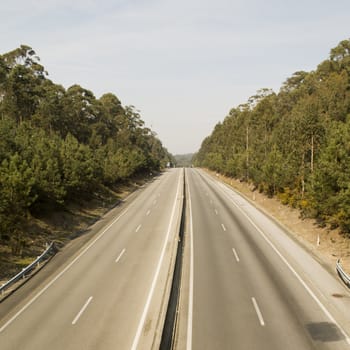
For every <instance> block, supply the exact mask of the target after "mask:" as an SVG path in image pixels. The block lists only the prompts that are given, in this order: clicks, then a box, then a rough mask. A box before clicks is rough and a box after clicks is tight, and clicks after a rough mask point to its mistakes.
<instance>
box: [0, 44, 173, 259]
mask: <svg viewBox="0 0 350 350" xmlns="http://www.w3.org/2000/svg"><path fill="white" fill-rule="evenodd" d="M171 157H172V156H171V155H170V154H169V153H168V152H167V150H166V149H165V148H164V147H163V146H162V144H161V142H160V141H159V140H158V138H157V137H156V135H155V134H154V133H153V132H152V131H151V130H150V129H148V128H146V127H145V126H144V122H143V121H142V119H141V116H140V114H139V113H138V112H137V111H136V110H135V108H134V107H133V106H126V107H123V106H122V104H121V102H120V101H119V99H118V98H117V97H116V96H115V95H113V94H112V93H107V94H104V95H103V96H102V97H101V98H100V99H96V97H95V96H94V94H93V93H92V92H91V91H90V90H87V89H85V88H83V87H81V86H79V85H73V86H71V87H70V88H68V89H67V90H66V89H64V88H63V87H62V86H60V85H56V84H54V83H53V82H52V81H51V80H49V79H48V78H47V73H46V72H45V70H44V67H43V66H42V65H40V63H39V58H38V57H37V56H36V54H35V51H34V50H33V49H32V48H30V47H29V46H25V45H22V46H21V47H20V48H18V49H15V50H13V51H11V52H9V53H6V54H4V55H2V56H0V238H2V239H3V240H4V239H5V240H6V241H8V242H13V251H14V252H15V253H17V254H18V252H19V251H20V247H21V244H22V243H21V242H23V236H24V235H25V233H24V229H23V228H24V226H25V223H26V222H27V221H28V219H29V218H30V213H31V211H32V210H33V209H34V208H36V207H37V206H43V205H45V204H47V203H53V204H55V203H57V204H60V205H62V204H64V203H65V202H66V201H68V200H76V201H77V200H79V198H81V197H83V196H84V197H86V196H87V197H88V196H89V195H91V193H92V192H93V191H95V190H96V189H98V188H99V186H101V185H113V184H115V183H116V182H118V181H121V180H126V179H128V178H130V177H132V176H133V175H135V174H137V173H140V172H146V171H147V172H149V171H158V170H160V169H161V167H163V166H165V164H166V163H167V162H168V161H169V160H170V159H171Z"/></svg>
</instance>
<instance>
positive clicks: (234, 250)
mask: <svg viewBox="0 0 350 350" xmlns="http://www.w3.org/2000/svg"><path fill="white" fill-rule="evenodd" d="M232 252H233V255H234V256H235V258H236V260H237V262H239V257H238V254H237V252H236V249H235V248H232Z"/></svg>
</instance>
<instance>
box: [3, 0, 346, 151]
mask: <svg viewBox="0 0 350 350" xmlns="http://www.w3.org/2000/svg"><path fill="white" fill-rule="evenodd" d="M349 14H350V1H349V0H333V1H329V0H293V1H290V0H285V1H281V0H172V1H170V0H74V1H73V0H11V1H6V2H4V3H2V4H1V10H0V32H1V33H2V35H1V36H2V38H1V41H0V54H2V53H5V52H8V51H11V50H13V49H15V48H17V47H19V46H20V45H21V44H25V45H29V46H31V47H32V48H33V49H34V50H35V52H36V53H37V55H38V56H39V57H40V58H41V63H42V64H43V65H44V67H45V68H46V70H47V71H48V72H49V78H50V79H51V80H53V81H54V82H55V83H56V84H61V85H63V86H64V87H65V88H68V87H69V86H71V85H73V84H79V85H81V86H82V87H84V88H86V89H89V90H91V91H92V92H93V93H94V94H95V96H96V97H97V98H99V97H100V96H102V95H103V94H104V93H106V92H112V93H114V94H115V95H116V96H118V98H119V99H120V100H121V102H122V104H123V105H133V106H135V108H136V109H137V110H139V111H140V114H141V117H142V119H143V120H144V121H145V123H146V126H147V127H150V128H152V130H154V131H155V132H156V133H157V135H158V137H159V139H160V140H161V141H162V143H163V145H164V146H165V147H166V148H167V149H168V150H169V152H171V153H172V154H185V153H193V152H196V151H198V149H199V148H200V145H201V142H202V141H203V139H204V138H205V137H206V136H208V135H209V134H210V133H211V132H212V130H213V128H214V126H215V125H216V124H217V123H218V122H220V121H222V120H223V119H224V118H225V116H226V115H228V113H229V111H230V109H231V108H233V107H237V106H238V105H240V104H242V103H245V102H247V100H248V98H249V97H250V96H252V95H254V94H255V93H256V91H257V90H259V89H261V88H271V89H273V90H274V91H275V92H278V91H279V88H280V87H281V85H282V84H283V82H284V81H285V80H286V79H287V78H288V77H290V76H291V75H292V74H293V73H294V72H296V71H300V70H305V71H311V70H314V69H316V68H317V65H318V64H319V63H321V62H322V61H323V60H325V59H327V58H328V56H329V52H330V50H331V48H333V47H335V46H337V45H338V43H339V42H340V41H342V40H344V39H349V38H350V27H349Z"/></svg>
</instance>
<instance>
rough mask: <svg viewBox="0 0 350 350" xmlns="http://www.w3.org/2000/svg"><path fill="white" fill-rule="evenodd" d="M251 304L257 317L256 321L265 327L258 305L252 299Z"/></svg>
mask: <svg viewBox="0 0 350 350" xmlns="http://www.w3.org/2000/svg"><path fill="white" fill-rule="evenodd" d="M252 302H253V305H254V309H255V312H256V314H257V315H258V319H259V322H260V325H261V326H265V322H264V318H263V316H262V313H261V311H260V309H259V305H258V303H257V302H256V300H255V298H254V297H252Z"/></svg>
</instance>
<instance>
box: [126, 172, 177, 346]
mask: <svg viewBox="0 0 350 350" xmlns="http://www.w3.org/2000/svg"><path fill="white" fill-rule="evenodd" d="M181 174H182V173H181ZM181 174H180V176H179V180H178V184H177V191H176V195H175V200H174V204H173V208H172V211H171V216H170V221H169V225H168V230H167V233H166V235H165V239H164V244H163V248H162V252H161V254H160V257H159V261H158V265H157V268H156V272H155V274H154V276H153V280H152V284H151V288H150V290H149V292H148V296H147V300H146V304H145V307H144V309H143V313H142V316H141V319H140V322H139V325H138V327H137V331H136V335H135V338H134V341H133V343H132V346H131V350H136V349H137V346H138V344H139V341H140V337H141V333H142V329H143V327H144V325H145V321H146V317H147V313H148V309H149V307H150V305H151V300H152V297H153V294H154V290H155V288H156V283H157V280H158V276H159V273H160V269H161V266H162V265H163V260H164V255H165V250H166V247H167V245H168V241H169V236H170V232H171V227H172V226H173V221H174V216H175V209H176V204H177V202H178V198H179V192H180V188H181V186H180V179H182V176H181Z"/></svg>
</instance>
